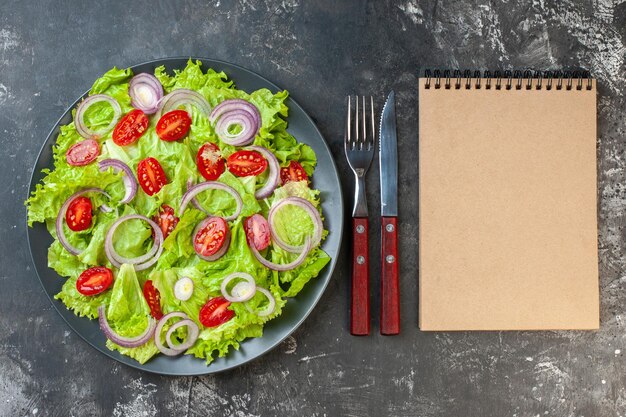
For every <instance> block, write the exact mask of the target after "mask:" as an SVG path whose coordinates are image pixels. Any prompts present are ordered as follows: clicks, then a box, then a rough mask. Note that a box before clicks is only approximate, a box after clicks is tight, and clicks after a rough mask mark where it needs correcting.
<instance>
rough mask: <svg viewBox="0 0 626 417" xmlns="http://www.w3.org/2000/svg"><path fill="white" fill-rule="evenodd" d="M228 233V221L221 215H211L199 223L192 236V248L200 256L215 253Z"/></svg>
mask: <svg viewBox="0 0 626 417" xmlns="http://www.w3.org/2000/svg"><path fill="white" fill-rule="evenodd" d="M227 234H228V223H226V220H224V219H223V218H221V217H211V218H209V219H207V220H205V221H203V224H202V225H201V227H200V229H199V230H198V232H197V233H196V235H195V236H194V237H193V248H194V249H195V251H196V253H198V254H199V255H201V256H211V255H215V253H217V251H219V250H220V248H221V247H222V245H224V241H225V240H226V236H227Z"/></svg>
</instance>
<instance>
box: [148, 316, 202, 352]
mask: <svg viewBox="0 0 626 417" xmlns="http://www.w3.org/2000/svg"><path fill="white" fill-rule="evenodd" d="M175 317H179V318H181V319H183V320H185V319H189V316H188V315H187V314H185V313H183V312H182V311H174V312H172V313H168V314H166V315H164V316H163V317H161V320H159V322H158V324H157V326H156V330H155V331H154V344H155V345H156V347H157V348H158V349H159V351H160V352H161V353H163V354H164V355H167V356H176V355H179V354H180V353H182V352H183V351H182V350H178V349H176V348H174V349H172V348H169V347H165V345H163V343H162V342H161V332H162V331H163V326H165V323H166V322H167V321H168V320H169V319H173V318H175ZM194 342H195V341H194Z"/></svg>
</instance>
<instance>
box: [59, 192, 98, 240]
mask: <svg viewBox="0 0 626 417" xmlns="http://www.w3.org/2000/svg"><path fill="white" fill-rule="evenodd" d="M92 210H93V206H92V204H91V200H90V199H88V198H87V197H83V196H80V197H76V198H75V199H74V200H72V202H71V203H70V205H69V207H68V208H67V211H66V212H65V222H66V223H67V226H68V227H69V228H70V230H73V231H75V232H80V231H81V230H87V229H89V227H90V226H91V219H92V212H91V211H92Z"/></svg>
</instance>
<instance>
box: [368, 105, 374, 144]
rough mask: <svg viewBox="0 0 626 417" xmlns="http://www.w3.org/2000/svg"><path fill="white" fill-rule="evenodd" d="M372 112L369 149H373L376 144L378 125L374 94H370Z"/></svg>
mask: <svg viewBox="0 0 626 417" xmlns="http://www.w3.org/2000/svg"><path fill="white" fill-rule="evenodd" d="M370 113H371V118H370V121H371V122H372V131H371V132H372V136H371V137H370V140H369V142H368V149H372V148H374V146H375V145H376V127H375V125H374V123H375V122H374V97H372V96H370Z"/></svg>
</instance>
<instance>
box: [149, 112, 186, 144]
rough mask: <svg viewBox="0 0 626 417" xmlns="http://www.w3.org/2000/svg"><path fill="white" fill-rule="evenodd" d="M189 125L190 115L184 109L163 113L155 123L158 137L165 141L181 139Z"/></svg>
mask: <svg viewBox="0 0 626 417" xmlns="http://www.w3.org/2000/svg"><path fill="white" fill-rule="evenodd" d="M190 126H191V117H189V114H188V113H187V112H186V111H185V110H172V111H170V112H167V113H165V114H164V115H163V116H161V118H160V119H159V121H158V123H157V125H156V132H157V135H159V137H160V138H161V139H163V140H165V141H167V142H173V141H175V140H178V139H182V138H183V137H184V136H185V135H186V134H187V132H189V127H190Z"/></svg>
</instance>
